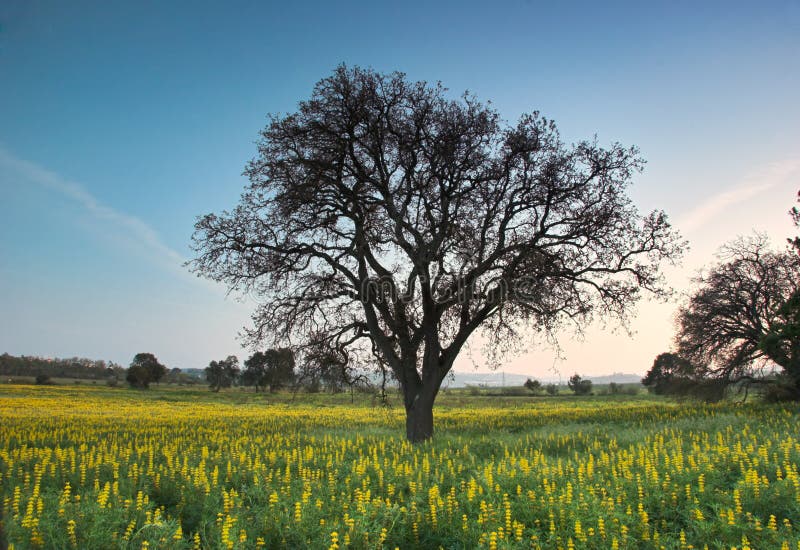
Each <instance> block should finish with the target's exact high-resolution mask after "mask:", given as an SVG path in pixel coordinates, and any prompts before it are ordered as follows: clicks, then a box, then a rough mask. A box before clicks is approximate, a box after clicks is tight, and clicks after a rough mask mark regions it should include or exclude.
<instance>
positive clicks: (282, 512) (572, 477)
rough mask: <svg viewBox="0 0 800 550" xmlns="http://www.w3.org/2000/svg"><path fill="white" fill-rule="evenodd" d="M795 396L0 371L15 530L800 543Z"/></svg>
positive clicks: (529, 543) (174, 539)
mask: <svg viewBox="0 0 800 550" xmlns="http://www.w3.org/2000/svg"><path fill="white" fill-rule="evenodd" d="M798 412H800V409H798V407H797V406H795V405H792V406H779V405H760V404H745V405H741V404H733V403H726V404H718V405H704V404H686V403H683V404H676V403H672V402H668V401H662V400H658V399H654V398H650V397H648V396H624V397H620V396H590V397H585V398H580V399H577V398H567V397H555V398H544V397H537V398H531V397H528V398H484V397H474V396H473V397H470V396H468V395H466V394H463V393H462V394H458V393H457V392H448V394H447V395H442V396H441V397H440V398H439V402H438V403H437V406H436V408H435V411H434V414H435V418H436V430H437V432H436V435H435V437H434V440H433V441H431V442H428V443H425V444H421V445H416V446H412V445H410V444H409V443H407V442H406V441H405V440H404V438H403V434H404V430H403V421H404V420H403V411H402V407H400V406H399V405H398V404H396V403H395V404H394V405H392V406H390V407H384V406H381V405H379V404H377V403H374V402H373V401H372V400H370V399H369V398H357V399H356V402H355V403H353V404H351V403H349V397H346V396H333V397H332V396H324V395H323V396H307V397H304V396H301V397H299V398H298V399H297V400H295V401H291V400H290V399H289V397H288V396H286V395H278V396H273V395H269V394H267V395H265V394H253V393H244V392H243V391H241V390H233V391H229V392H221V393H220V394H214V393H211V392H208V391H207V390H201V389H194V390H192V389H167V388H153V389H152V390H150V391H147V392H137V391H132V390H127V389H110V388H104V387H90V386H50V387H36V386H22V385H18V386H17V385H5V386H0V418H2V424H0V488H1V491H2V494H1V496H2V518H3V530H4V532H5V536H6V537H7V539H8V544H9V548H13V549H14V550H21V549H26V548H80V549H84V548H124V549H137V550H138V549H147V548H151V549H155V548H177V549H190V548H226V549H235V548H236V549H238V548H242V549H243V548H262V547H263V548H329V549H343V548H359V549H367V548H370V549H379V548H387V549H393V548H440V547H441V548H448V549H449V548H454V549H455V548H464V549H471V548H491V549H501V548H560V549H570V548H598V549H599V548H603V549H607V548H667V549H673V548H675V549H679V548H680V549H684V548H705V547H708V548H726V549H730V548H737V549H745V548H783V549H792V550H794V549H800V475H799V473H798V463H800V433H799V432H798V428H797V426H798Z"/></svg>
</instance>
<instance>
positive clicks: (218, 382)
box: [205, 355, 239, 392]
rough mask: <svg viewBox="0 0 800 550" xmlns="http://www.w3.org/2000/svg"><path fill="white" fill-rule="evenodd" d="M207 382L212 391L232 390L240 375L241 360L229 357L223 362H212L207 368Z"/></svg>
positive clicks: (233, 356)
mask: <svg viewBox="0 0 800 550" xmlns="http://www.w3.org/2000/svg"><path fill="white" fill-rule="evenodd" d="M205 372H206V380H207V381H208V385H209V387H210V388H211V389H212V391H215V392H218V391H219V390H220V389H221V388H230V387H231V386H232V385H233V383H234V382H235V381H236V378H237V377H238V375H239V359H238V358H237V357H236V356H235V355H229V356H228V357H226V358H225V359H222V360H221V361H211V362H210V363H209V364H208V366H207V367H206V370H205Z"/></svg>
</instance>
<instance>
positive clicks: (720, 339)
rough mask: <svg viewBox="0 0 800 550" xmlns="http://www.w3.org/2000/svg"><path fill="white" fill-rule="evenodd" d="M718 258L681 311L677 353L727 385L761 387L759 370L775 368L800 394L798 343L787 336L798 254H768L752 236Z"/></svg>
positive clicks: (700, 373)
mask: <svg viewBox="0 0 800 550" xmlns="http://www.w3.org/2000/svg"><path fill="white" fill-rule="evenodd" d="M720 257H721V260H720V262H719V263H718V264H717V265H715V266H714V267H712V268H711V269H710V270H709V271H708V272H707V273H705V274H703V275H701V276H699V277H697V278H696V279H695V282H696V283H697V285H698V289H697V291H696V292H695V293H694V294H693V295H692V296H691V297H690V299H689V301H688V303H687V304H686V305H685V306H684V307H682V308H681V310H680V311H679V313H678V319H677V321H678V333H677V336H676V343H677V351H678V354H679V355H680V356H682V357H684V358H686V359H688V360H689V361H690V362H691V363H692V364H693V365H695V369H696V371H695V376H696V377H698V378H700V379H717V380H719V381H722V382H724V383H726V384H735V383H740V382H750V383H752V382H763V377H762V376H761V374H762V369H763V368H769V367H770V366H771V365H772V366H774V365H777V366H779V367H780V368H781V369H782V371H783V372H784V373H785V374H786V375H787V376H788V377H789V378H790V381H791V385H792V386H793V387H794V388H795V391H798V395H800V340H798V338H797V336H796V335H795V336H792V334H793V332H792V331H793V330H794V329H793V328H792V327H797V324H796V323H797V317H798V309H797V301H798V295H799V294H798V291H800V256H799V255H797V254H795V253H794V251H790V250H789V251H785V252H773V251H771V250H770V249H769V246H768V242H767V240H766V239H765V238H764V237H761V236H756V237H753V238H748V239H744V238H740V239H738V240H736V241H734V242H733V243H730V244H728V245H726V246H725V247H724V248H723V249H722V252H721V255H720Z"/></svg>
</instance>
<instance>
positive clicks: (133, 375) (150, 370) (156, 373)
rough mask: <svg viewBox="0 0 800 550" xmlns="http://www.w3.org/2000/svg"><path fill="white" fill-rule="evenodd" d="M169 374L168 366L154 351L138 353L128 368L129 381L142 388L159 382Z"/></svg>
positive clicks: (127, 376) (132, 384)
mask: <svg viewBox="0 0 800 550" xmlns="http://www.w3.org/2000/svg"><path fill="white" fill-rule="evenodd" d="M165 374H167V367H165V366H164V365H162V364H161V363H159V361H158V359H156V356H155V355H153V354H152V353H137V354H136V355H135V356H134V357H133V361H131V365H130V367H129V368H128V373H127V375H126V380H127V381H128V383H129V384H130V385H131V386H133V387H135V388H141V389H147V388H149V387H150V384H153V383H158V381H159V380H161V379H162V378H163V377H164V375H165Z"/></svg>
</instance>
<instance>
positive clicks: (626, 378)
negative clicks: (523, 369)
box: [443, 371, 642, 388]
mask: <svg viewBox="0 0 800 550" xmlns="http://www.w3.org/2000/svg"><path fill="white" fill-rule="evenodd" d="M528 378H536V379H538V380H539V381H540V382H542V383H543V384H558V383H559V380H558V377H554V376H552V375H551V376H548V377H535V376H529V375H527V374H514V373H510V372H507V373H505V374H504V373H503V371H491V372H454V373H453V376H452V377H449V376H448V377H447V378H446V379H445V381H444V384H443V385H444V386H445V387H449V388H465V387H467V386H488V387H500V386H503V385H505V386H521V385H522V384H524V383H525V381H526V380H527V379H528ZM587 378H588V379H589V380H591V381H592V383H593V384H609V383H611V382H615V383H617V384H631V383H636V382H640V381H641V379H642V377H641V375H638V374H625V373H621V372H615V373H613V374H607V375H603V376H588V377H587ZM568 379H569V375H564V376H563V377H562V378H561V383H562V384H566V383H567V380H568Z"/></svg>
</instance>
